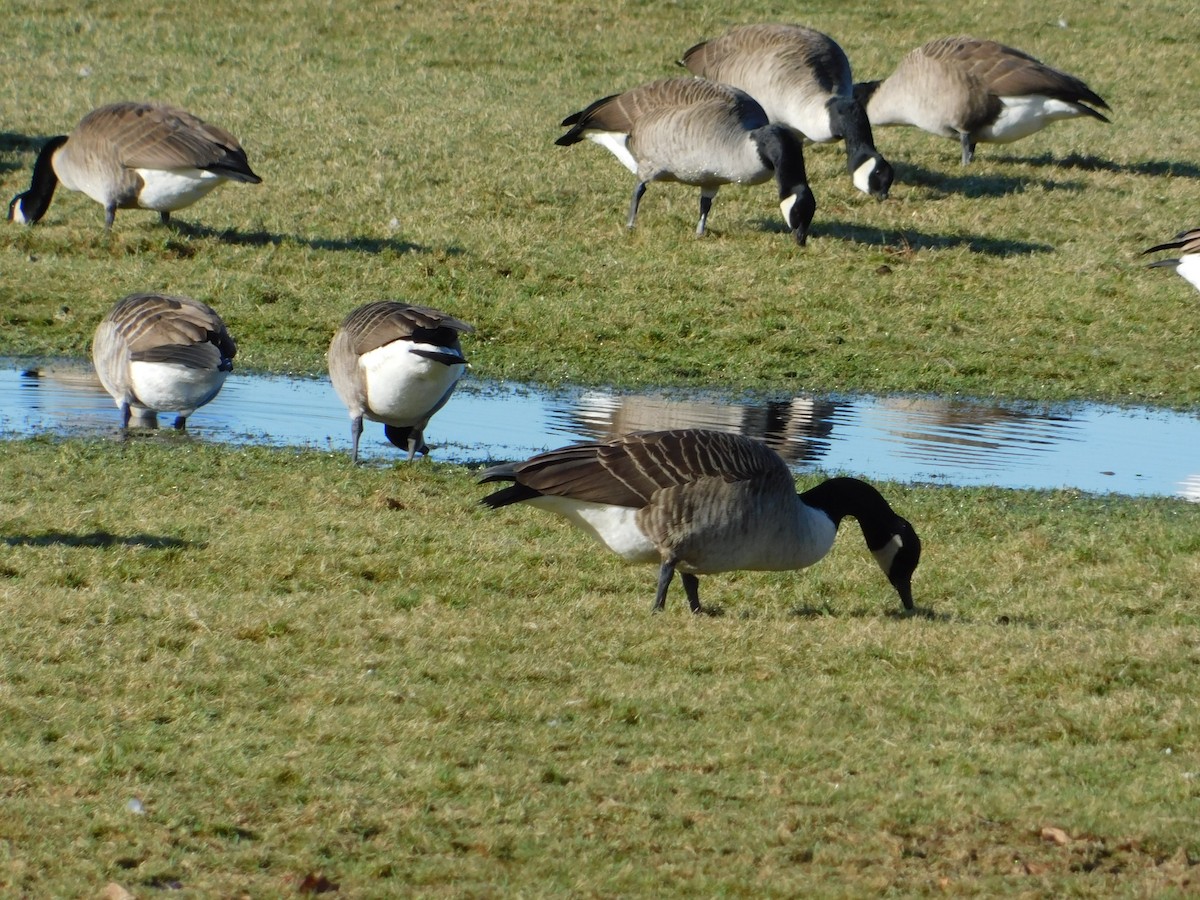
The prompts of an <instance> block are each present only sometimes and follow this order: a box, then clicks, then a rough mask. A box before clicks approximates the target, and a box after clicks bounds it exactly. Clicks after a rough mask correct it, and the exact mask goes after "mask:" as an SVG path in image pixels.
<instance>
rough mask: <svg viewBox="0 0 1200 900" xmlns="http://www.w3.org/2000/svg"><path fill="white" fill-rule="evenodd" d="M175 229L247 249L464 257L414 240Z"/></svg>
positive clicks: (185, 226) (455, 250)
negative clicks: (294, 246) (292, 248)
mask: <svg viewBox="0 0 1200 900" xmlns="http://www.w3.org/2000/svg"><path fill="white" fill-rule="evenodd" d="M171 228H173V229H174V230H175V231H177V232H178V233H179V234H182V235H185V236H187V237H193V238H212V239H213V240H218V241H221V242H222V243H225V244H236V245H239V246H245V247H266V246H275V247H278V246H279V245H280V244H299V245H301V246H305V247H309V248H311V249H313V250H334V251H348V252H352V253H368V254H378V253H384V252H390V253H400V254H408V253H413V254H416V253H443V254H445V255H447V256H462V255H463V253H464V252H465V251H464V250H463V249H462V248H461V247H428V246H425V245H424V244H414V243H412V242H411V241H404V240H396V239H394V238H370V237H350V238H308V237H301V236H300V235H297V234H276V233H274V232H270V231H239V230H238V229H236V228H222V229H217V228H210V227H208V226H207V225H192V224H189V223H187V222H179V221H176V220H174V219H172V221H171Z"/></svg>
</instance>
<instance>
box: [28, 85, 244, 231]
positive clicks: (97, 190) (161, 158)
mask: <svg viewBox="0 0 1200 900" xmlns="http://www.w3.org/2000/svg"><path fill="white" fill-rule="evenodd" d="M60 181H61V182H62V184H63V186H64V187H66V188H68V189H69V190H72V191H82V192H83V193H84V194H87V196H89V197H91V198H92V199H93V200H95V201H96V202H97V203H99V204H100V205H101V206H103V207H104V227H105V228H112V224H113V219H114V217H115V216H116V213H117V210H118V209H137V208H141V209H153V210H156V211H157V212H158V215H159V218H160V219H161V220H162V222H163V224H166V223H168V222H169V221H170V220H171V213H172V212H174V211H175V210H178V209H183V208H184V207H185V206H191V205H192V204H193V203H195V202H196V201H197V200H199V199H201V198H202V197H204V196H206V195H207V194H208V193H209V191H211V190H213V188H215V187H217V186H218V185H220V184H223V183H225V182H226V181H241V182H245V183H247V184H259V183H260V182H261V181H262V179H261V178H259V177H258V176H257V175H255V174H254V172H253V171H252V170H251V169H250V164H249V162H248V161H247V160H246V151H245V150H243V149H242V147H241V145H240V144H239V143H238V142H237V138H235V137H234V136H233V135H232V134H230V133H229V132H228V131H226V130H225V129H223V128H218V127H217V126H216V125H210V124H209V123H207V122H204V121H202V120H200V119H198V118H196V117H195V116H194V115H192V114H191V113H189V112H186V111H185V110H182V109H177V108H176V107H173V106H163V105H160V104H155V103H129V102H126V103H113V104H111V105H109V106H102V107H100V108H99V109H94V110H92V111H91V112H90V113H88V114H87V115H86V116H84V117H83V119H82V120H80V122H79V124H78V125H76V126H75V130H74V131H72V132H71V133H70V134H69V135H59V136H58V137H53V138H51V139H50V140H49V141H48V142H47V143H46V145H45V146H44V147H42V149H41V152H39V153H38V157H37V161H36V162H35V163H34V165H33V182H32V184H31V186H30V188H29V190H27V191H26V192H25V193H23V194H18V195H17V196H16V197H14V198H13V199H12V202H11V203H10V204H9V205H8V218H9V219H10V220H11V221H14V222H23V223H26V224H29V225H32V224H34V223H35V222H38V221H40V220H41V218H42V216H44V215H45V214H46V210H47V209H49V208H50V201H51V200H52V199H53V197H54V189H55V188H56V187H57V186H58V183H59V182H60Z"/></svg>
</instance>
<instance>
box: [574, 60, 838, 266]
mask: <svg viewBox="0 0 1200 900" xmlns="http://www.w3.org/2000/svg"><path fill="white" fill-rule="evenodd" d="M562 124H563V126H564V127H565V126H570V130H569V131H567V132H566V133H565V134H563V135H562V136H560V137H559V138H558V140H557V141H555V143H557V144H559V145H561V146H570V145H571V144H576V143H578V142H579V141H582V140H590V141H594V142H595V143H597V144H599V145H600V146H602V147H604V148H606V149H607V150H609V151H610V152H611V153H612V154H613V155H614V156H616V157H617V159H619V160H620V161H621V162H622V163H623V164H624V165H625V167H626V168H628V169H629V171H631V172H633V173H634V175H636V176H637V183H636V185H635V186H634V190H633V200H632V202H631V203H630V206H629V219H628V222H627V224H628V226H629V227H630V228H632V227H633V226H634V223H635V222H636V221H637V213H638V204H639V203H640V202H641V199H642V195H643V194H644V193H645V192H646V185H647V184H649V183H650V182H654V181H674V182H679V183H682V184H690V185H695V186H697V187H699V188H700V221H699V224H698V225H697V226H696V234H697V235H703V234H704V233H705V230H706V229H707V225H708V214H709V210H710V209H711V208H712V202H713V198H714V197H716V195H717V191H718V190H720V188H721V186H722V185H725V184H761V183H762V182H764V181H767V180H768V179H770V178H771V177H772V176H774V177H775V180H776V182H777V184H778V185H779V208H780V211H781V212H782V213H783V219H784V222H785V223H787V227H788V230H789V231H791V233H792V234H793V236H794V237H795V239H796V242H797V243H799V244H800V245H802V246H803V244H804V243H805V241H806V240H807V237H808V229H809V226H810V225H811V224H812V219H813V214H814V212H815V211H816V202H815V201H814V200H813V195H812V191H811V190H809V187H808V180H807V175H806V173H805V170H804V152H803V146H802V142H801V140H800V137H799V136H798V135H797V134H796V133H795V132H794V131H792V130H791V129H789V128H787V127H786V126H783V125H778V124H775V125H773V124H771V123H770V121H769V120H768V119H767V114H766V112H764V111H763V108H762V106H760V105H759V103H758V102H757V101H756V100H754V98H752V97H751V96H750V95H749V94H747V93H746V92H745V91H740V90H738V89H737V88H734V87H730V86H728V85H723V84H716V83H715V82H711V81H704V80H703V79H699V78H665V79H661V80H659V81H654V82H651V83H649V84H644V85H641V86H640V87H635V88H632V89H630V90H628V91H625V92H624V93H621V94H613V95H612V96H610V97H604V98H602V99H600V100H597V101H596V102H595V103H593V104H591V105H590V106H588V107H587V108H586V109H583V110H580V111H579V112H577V113H572V114H571V115H569V116H567V117H566V118H565V119H563V121H562Z"/></svg>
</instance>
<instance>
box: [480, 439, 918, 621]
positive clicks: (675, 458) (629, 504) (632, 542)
mask: <svg viewBox="0 0 1200 900" xmlns="http://www.w3.org/2000/svg"><path fill="white" fill-rule="evenodd" d="M479 480H480V483H486V482H494V481H511V482H513V484H512V485H511V486H509V487H506V488H503V489H501V490H499V491H497V492H496V493H494V494H491V495H489V496H487V497H484V498H483V500H482V501H480V502H482V503H483V504H484V505H485V506H488V507H490V508H492V509H498V508H500V507H502V506H508V505H509V504H512V503H521V502H527V503H529V504H530V505H531V506H535V507H537V508H539V509H545V510H549V511H550V512H554V513H557V514H559V515H561V516H563V517H565V518H566V519H567V520H568V521H569V522H571V524H573V525H575V526H576V527H578V528H580V529H582V530H583V531H585V532H587V533H588V534H590V535H591V536H592V537H594V538H596V539H597V540H599V541H600V542H601V543H602V544H604V545H605V546H606V547H608V548H609V549H610V550H612V551H613V552H614V553H616V554H617V555H619V556H620V557H622V558H623V559H625V560H626V561H627V562H634V563H649V562H658V563H660V566H661V568H660V569H659V576H658V591H657V593H656V595H655V598H654V610H655V611H658V610H661V609H662V608H663V605H664V603H665V602H666V596H667V588H668V586H669V585H670V583H671V578H672V576H673V575H674V573H675V570H676V569H678V570H679V572H680V578H681V580H682V581H683V588H684V591H685V592H686V594H687V598H688V603H689V604H690V606H691V608H692V612H699V611H700V598H699V593H698V586H699V583H698V580H697V577H696V576H697V575H703V574H708V573H711V572H727V571H731V570H734V569H757V570H781V569H802V568H804V567H806V566H811V565H812V564H813V563H815V562H817V561H818V560H820V559H821V558H822V557H824V556H825V554H827V553H828V552H829V550H830V548H831V547H832V546H833V539H834V537H835V535H836V534H837V529H838V525H839V524H840V523H841V521H842V519H843V517H845V516H854V517H855V518H856V519H858V524H859V525H860V526H861V527H862V531H863V536H864V537H865V538H866V541H867V547H868V548H869V549H870V550H871V553H872V554H874V556H875V559H876V561H877V562H878V563H879V566H880V567H881V568H882V569H883V572H884V574H885V575H887V577H888V580H889V581H890V582H891V583H892V586H893V587H895V588H896V591H897V592H898V593H899V594H900V601H901V602H902V603H903V604H904V608H905V609H906V610H912V609H913V599H912V574H913V572H914V571H915V570H916V568H917V562H918V561H919V559H920V556H921V541H920V539H919V538H918V537H917V533H916V531H915V530H914V529H913V527H912V525H911V524H909V523H908V522H907V521H906V520H905V519H903V518H901V517H900V516H899V515H897V514H896V513H895V512H894V511H893V510H892V508H891V507H890V506H889V505H888V503H887V501H886V500H884V499H883V497H882V496H881V495H880V493H879V492H878V491H877V490H876V489H875V488H873V487H871V485H869V484H867V483H866V482H864V481H859V480H858V479H856V478H831V479H829V480H828V481H825V482H822V483H821V484H819V485H817V486H816V487H815V488H813V489H812V490H809V491H805V492H804V493H803V494H799V495H797V494H796V488H795V484H794V483H793V481H792V476H791V473H790V472H789V471H788V468H787V466H786V465H785V464H784V462H783V460H782V459H781V458H780V457H779V455H778V454H777V453H775V451H773V450H771V449H770V448H769V447H767V446H766V444H763V443H761V442H759V441H756V440H753V439H751V438H747V437H742V436H741V435H735V434H728V433H725V432H720V431H706V430H698V429H682V430H677V431H648V432H640V433H635V434H627V435H624V436H622V437H618V438H614V439H612V440H609V441H602V442H598V443H586V444H576V445H574V446H571V447H563V448H562V449H560V450H552V451H550V452H549V453H542V454H540V455H538V456H534V457H532V458H530V459H528V460H526V461H525V462H520V463H508V464H505V465H499V466H494V467H492V468H490V469H487V470H486V471H484V472H483V474H482V476H481V477H480V479H479Z"/></svg>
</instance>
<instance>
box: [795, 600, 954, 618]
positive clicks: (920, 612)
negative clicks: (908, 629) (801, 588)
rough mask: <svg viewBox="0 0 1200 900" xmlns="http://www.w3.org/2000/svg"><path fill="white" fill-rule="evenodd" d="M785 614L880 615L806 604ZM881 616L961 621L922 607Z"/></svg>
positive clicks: (878, 614)
mask: <svg viewBox="0 0 1200 900" xmlns="http://www.w3.org/2000/svg"><path fill="white" fill-rule="evenodd" d="M787 614H788V616H789V617H790V618H793V619H838V618H847V619H875V618H878V617H879V616H880V615H881V613H880V612H879V611H878V610H875V609H870V608H866V607H863V608H858V609H835V608H834V607H832V606H829V605H827V604H825V605H821V606H811V605H808V604H797V605H796V606H793V607H791V608H790V609H789V610H788V611H787ZM882 615H883V616H884V617H885V618H888V619H924V620H926V621H928V622H962V619H960V618H958V617H956V616H951V615H949V614H947V613H940V612H935V611H934V610H932V609H929V608H928V607H924V606H918V607H917V608H916V609H914V610H912V611H911V612H910V611H909V610H905V609H890V608H889V609H887V610H885V611H884V612H883V613H882Z"/></svg>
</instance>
